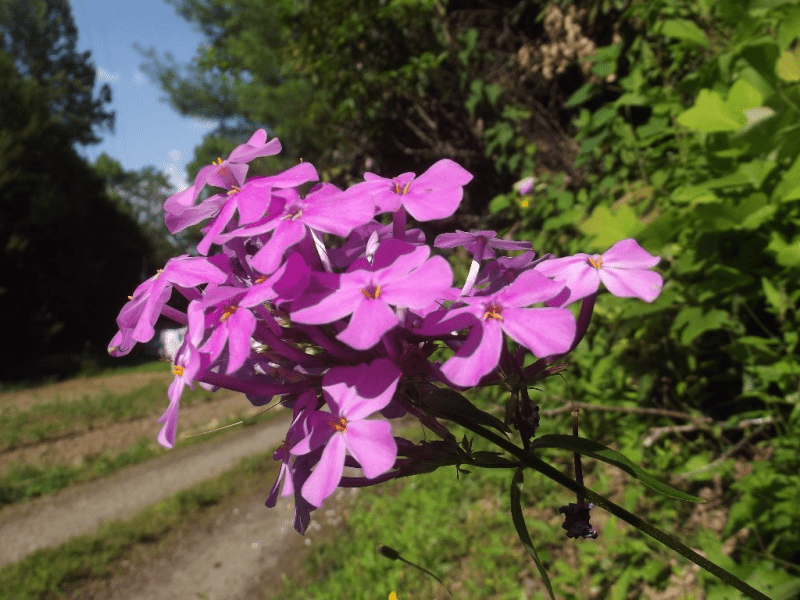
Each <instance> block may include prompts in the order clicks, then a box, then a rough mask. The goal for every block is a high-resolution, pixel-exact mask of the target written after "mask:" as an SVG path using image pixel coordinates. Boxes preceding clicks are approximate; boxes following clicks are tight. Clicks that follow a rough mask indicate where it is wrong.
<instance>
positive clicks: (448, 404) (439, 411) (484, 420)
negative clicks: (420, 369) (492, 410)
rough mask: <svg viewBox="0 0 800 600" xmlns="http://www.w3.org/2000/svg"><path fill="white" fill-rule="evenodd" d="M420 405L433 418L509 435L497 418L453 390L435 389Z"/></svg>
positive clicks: (506, 428) (503, 424) (508, 431)
mask: <svg viewBox="0 0 800 600" xmlns="http://www.w3.org/2000/svg"><path fill="white" fill-rule="evenodd" d="M420 404H421V405H422V406H423V407H424V408H425V409H426V410H427V411H428V412H429V413H431V414H432V415H433V416H435V417H441V418H442V419H447V420H448V421H453V422H454V423H458V424H462V423H464V422H465V421H469V422H472V423H477V424H479V425H483V426H485V427H492V428H494V429H497V430H498V431H501V432H503V433H510V430H509V428H508V427H506V425H505V423H503V422H502V421H501V420H500V419H498V418H497V417H495V416H493V415H490V414H489V413H486V412H483V411H482V410H480V409H479V408H477V407H476V406H475V405H474V404H472V402H470V401H469V400H467V399H466V398H465V397H464V396H462V395H461V394H459V393H458V392H456V391H454V390H448V389H445V388H437V389H436V390H434V391H431V392H428V393H427V394H425V395H424V396H423V397H422V399H420Z"/></svg>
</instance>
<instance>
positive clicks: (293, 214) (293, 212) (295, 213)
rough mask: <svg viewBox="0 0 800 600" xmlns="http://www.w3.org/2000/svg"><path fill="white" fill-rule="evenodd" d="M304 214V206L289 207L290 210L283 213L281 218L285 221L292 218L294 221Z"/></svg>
mask: <svg viewBox="0 0 800 600" xmlns="http://www.w3.org/2000/svg"><path fill="white" fill-rule="evenodd" d="M302 216H303V209H302V208H292V209H289V212H287V213H286V214H285V215H283V216H282V217H281V219H283V220H284V221H285V220H286V219H291V220H292V221H294V220H296V219H299V218H300V217H302Z"/></svg>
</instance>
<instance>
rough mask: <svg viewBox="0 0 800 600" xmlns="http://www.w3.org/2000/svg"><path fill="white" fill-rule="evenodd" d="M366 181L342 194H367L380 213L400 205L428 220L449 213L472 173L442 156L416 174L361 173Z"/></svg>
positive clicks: (456, 203)
mask: <svg viewBox="0 0 800 600" xmlns="http://www.w3.org/2000/svg"><path fill="white" fill-rule="evenodd" d="M364 179H365V180H366V181H364V182H362V183H358V184H356V185H354V186H352V187H351V188H349V189H348V190H347V191H346V192H345V194H346V195H347V196H348V197H350V196H351V195H360V194H364V193H366V194H368V195H370V196H372V200H373V202H374V203H375V206H377V207H378V211H377V212H379V213H381V212H394V211H396V210H398V209H399V208H400V207H401V206H404V207H405V209H406V210H407V211H408V214H410V215H411V216H412V217H414V218H415V219H416V220H417V221H432V220H433V219H444V218H446V217H449V216H451V215H452V214H453V213H454V212H456V209H457V208H458V205H459V204H461V199H462V198H463V197H464V186H465V185H466V184H467V183H469V182H470V181H471V180H472V175H471V174H470V173H469V171H467V170H466V169H464V168H463V167H461V166H460V165H458V164H457V163H455V162H453V161H452V160H449V159H447V158H444V159H442V160H440V161H438V162H437V163H435V164H434V165H432V166H431V168H429V169H428V170H427V171H425V172H424V173H423V174H422V175H420V176H419V177H415V175H414V173H403V174H402V175H398V176H397V177H395V178H393V179H385V178H383V177H379V176H378V175H375V174H373V173H365V174H364Z"/></svg>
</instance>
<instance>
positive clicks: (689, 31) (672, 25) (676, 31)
mask: <svg viewBox="0 0 800 600" xmlns="http://www.w3.org/2000/svg"><path fill="white" fill-rule="evenodd" d="M660 29H661V33H662V34H663V35H665V36H667V37H671V38H676V39H679V40H686V41H687V42H691V43H693V44H697V45H698V46H708V38H706V34H705V33H704V32H703V30H702V29H700V28H699V27H698V26H697V25H696V24H695V23H694V22H693V21H687V20H686V19H667V20H666V21H664V22H663V23H662V25H661V28H660Z"/></svg>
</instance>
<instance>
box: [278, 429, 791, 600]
mask: <svg viewBox="0 0 800 600" xmlns="http://www.w3.org/2000/svg"><path fill="white" fill-rule="evenodd" d="M620 421H623V422H629V424H630V425H632V424H633V423H634V420H633V419H631V418H625V417H623V418H622V419H620ZM545 428H552V422H551V423H549V424H547V425H545ZM633 428H634V429H636V430H638V432H639V433H641V432H642V431H643V429H644V427H643V425H642V424H641V423H639V425H638V426H634V427H633ZM562 431H563V430H562ZM612 431H613V430H612ZM541 433H542V434H543V433H545V431H544V430H542V431H541ZM628 435H629V437H630V438H631V439H632V441H633V443H634V444H636V445H635V446H634V445H631V446H628V445H625V446H622V451H623V452H624V453H626V454H635V449H636V448H637V447H638V448H640V443H639V442H638V441H637V436H634V435H632V434H628ZM621 437H622V436H621ZM702 444H703V442H702V440H701V442H700V443H698V444H694V445H691V444H685V445H684V446H683V447H677V448H675V447H672V448H670V453H669V454H667V453H666V452H664V453H663V454H661V455H655V456H654V457H653V458H654V459H655V461H657V462H659V463H661V464H662V465H663V466H666V467H667V469H666V470H667V472H669V471H673V472H674V470H673V469H672V468H670V467H675V466H677V465H681V466H682V465H684V464H686V461H687V460H689V458H691V457H692V456H693V455H695V454H697V453H698V452H699V450H698V449H699V448H700V447H702ZM476 445H477V444H476ZM675 446H677V445H675ZM543 456H544V457H547V458H548V460H551V461H553V462H554V464H555V465H556V466H557V467H558V468H560V469H561V470H562V471H564V472H568V473H569V472H571V465H570V463H571V455H569V454H566V453H563V452H562V453H560V454H558V453H555V452H551V453H546V454H543ZM731 467H732V463H730V464H728V465H727V466H726V467H725V468H723V469H722V470H721V471H716V472H714V473H706V474H702V475H700V476H699V477H698V478H695V479H694V480H690V481H684V482H683V483H682V484H680V487H682V488H683V489H685V490H686V491H689V492H697V490H698V488H701V487H707V486H708V485H709V484H710V483H711V481H712V478H713V477H722V479H723V480H725V479H728V478H729V477H730V476H731V474H732V471H733V469H732V468H731ZM651 468H652V465H651ZM584 470H585V474H586V477H587V485H589V487H590V488H592V489H595V490H597V491H598V492H600V493H602V494H604V495H612V496H613V497H614V499H615V500H616V501H617V503H618V504H621V505H623V506H624V507H626V508H627V509H628V510H632V511H634V512H636V513H637V514H640V515H641V516H643V517H644V518H646V519H647V520H648V521H650V522H651V523H653V524H655V525H656V526H658V527H661V528H662V529H664V530H665V531H667V532H669V533H673V534H676V535H677V536H678V537H679V539H681V540H682V541H684V542H687V543H689V544H690V545H693V546H694V547H696V548H700V549H702V550H703V551H704V552H705V553H707V555H708V556H709V558H711V559H712V560H714V561H715V562H718V564H721V565H723V566H724V567H725V568H727V569H729V570H731V571H732V572H733V573H735V574H736V575H737V576H738V577H740V578H742V579H745V580H746V581H748V582H749V583H751V584H752V585H754V586H755V587H756V588H757V589H762V590H764V592H765V593H767V594H769V595H770V596H771V597H773V598H775V599H778V598H781V599H783V600H789V599H790V598H794V597H796V596H795V595H794V594H796V593H798V590H800V579H798V577H797V573H796V572H795V571H794V570H793V569H786V568H785V565H781V564H780V561H776V560H775V557H772V556H769V555H767V554H761V555H760V556H752V555H746V556H742V555H740V556H738V557H737V561H735V560H734V559H732V558H731V557H729V556H728V555H726V554H725V553H724V552H723V551H722V546H723V542H724V541H725V540H726V539H728V538H730V537H731V535H732V534H733V533H734V532H726V531H723V532H719V531H710V530H707V529H704V528H703V527H702V526H701V525H700V521H702V519H699V518H698V513H697V512H696V511H698V510H700V511H701V510H704V508H703V505H699V507H698V505H691V504H688V503H683V502H680V501H677V500H673V499H669V498H665V497H662V496H659V495H657V494H655V493H654V492H652V491H651V490H649V489H648V488H646V487H644V486H643V485H641V484H639V483H638V482H636V481H632V480H631V479H630V478H629V477H627V476H622V478H620V477H618V476H617V475H616V473H614V468H613V467H607V466H605V465H600V464H597V463H594V462H593V461H591V460H587V461H584ZM655 472H658V471H655ZM512 474H513V473H511V472H505V471H500V470H483V471H480V470H477V469H476V470H474V471H473V472H472V473H470V474H468V475H460V476H459V477H456V472H455V469H454V468H453V467H449V468H443V469H440V470H439V471H437V472H434V473H432V474H427V475H421V476H417V477H414V478H412V479H410V480H406V481H398V482H394V483H392V484H387V485H383V486H378V487H376V488H367V489H364V490H362V493H361V494H359V496H358V497H357V498H356V500H355V503H354V504H353V506H352V507H351V508H350V509H349V517H348V520H347V523H346V525H345V527H344V529H339V530H337V531H335V532H334V533H333V535H332V536H331V537H330V538H329V539H327V540H324V541H323V542H322V543H321V544H317V545H315V546H313V547H312V548H311V549H310V550H309V552H308V554H307V557H306V560H305V565H304V570H305V573H304V575H303V577H302V579H301V580H299V581H295V582H288V581H287V582H285V589H284V591H282V592H281V593H280V594H278V596H277V598H278V599H279V600H290V599H293V598H304V599H305V600H317V599H318V600H327V599H329V598H348V599H349V600H361V599H363V600H373V599H375V598H387V597H389V594H390V592H392V591H394V592H396V594H397V597H398V599H399V600H405V599H410V598H426V599H430V600H444V599H449V598H451V597H452V598H491V599H496V600H520V599H528V600H532V599H534V598H536V599H537V600H538V599H544V598H547V597H548V596H547V594H546V592H545V588H544V586H543V584H542V582H541V578H540V576H539V574H538V572H537V569H536V567H535V565H534V564H533V562H532V561H531V559H530V557H529V556H528V555H527V553H526V552H525V550H524V549H523V547H522V545H521V543H520V541H519V539H518V537H517V535H516V532H515V531H514V527H513V524H512V521H511V517H510V511H509V485H510V481H511V476H512ZM726 500H729V501H730V502H733V499H731V498H727V499H726ZM575 501H576V500H575V496H574V495H572V494H571V493H570V492H568V491H566V490H564V489H563V488H560V487H559V486H558V485H556V484H555V483H553V482H551V481H550V480H549V479H547V478H545V477H544V476H542V475H539V474H538V473H536V472H533V471H528V472H526V477H525V486H524V488H523V514H524V516H525V519H526V524H527V526H528V528H529V530H530V531H531V537H532V539H533V543H534V545H535V546H536V548H537V550H538V552H539V555H540V557H541V559H542V560H543V562H544V564H545V566H546V568H547V570H548V573H549V576H550V578H551V581H552V584H553V588H554V590H555V592H556V598H558V599H559V600H584V599H586V598H604V599H605V598H607V599H611V600H624V599H626V598H632V597H637V598H638V597H670V598H682V599H685V600H690V599H694V598H714V599H715V600H723V599H725V600H733V599H739V598H742V596H741V595H740V594H739V593H738V592H737V591H736V590H734V589H732V588H730V587H728V586H726V585H725V584H723V583H722V582H720V581H719V580H717V579H716V578H715V577H714V576H712V575H709V574H706V573H705V572H703V571H700V572H695V571H694V569H693V566H692V565H691V563H689V562H688V561H687V560H685V559H683V558H681V557H680V556H677V555H674V554H672V553H671V551H669V550H668V549H667V548H665V547H664V546H662V545H660V544H659V543H658V542H656V541H654V540H652V539H650V538H649V537H646V536H644V535H642V534H641V533H639V531H638V530H636V529H634V528H632V527H630V526H629V525H627V524H626V523H623V522H620V521H619V520H618V519H616V518H615V517H612V516H610V515H608V514H607V513H604V512H602V511H600V510H597V509H596V510H595V511H593V512H592V524H593V525H595V527H597V528H598V530H599V531H600V537H599V538H598V539H597V540H572V539H569V538H567V537H566V534H565V532H564V530H563V529H562V528H561V524H562V523H563V516H561V515H559V514H558V508H559V506H562V505H566V504H568V503H570V502H575ZM723 507H724V504H723V505H722V506H720V507H719V508H723ZM322 510H324V507H323V509H322ZM380 544H384V545H387V546H389V547H391V548H393V549H395V550H396V551H398V552H399V553H400V554H401V556H402V557H403V558H405V559H407V560H408V561H410V562H412V563H415V564H417V565H420V566H421V567H424V568H425V569H428V570H430V571H431V572H432V573H433V574H434V575H436V576H437V577H439V578H440V579H442V581H443V582H444V585H445V586H447V588H448V589H449V591H450V592H451V593H452V596H450V595H449V594H448V592H447V590H445V587H444V586H442V585H441V584H440V583H438V582H437V581H436V580H435V579H434V578H432V577H430V576H429V575H426V574H424V573H422V572H420V571H419V570H417V569H414V568H412V567H410V566H408V565H407V564H404V563H402V562H401V561H392V560H390V559H387V558H385V557H384V556H382V555H380V554H379V553H378V552H377V551H376V548H377V546H378V545H380ZM272 592H273V588H272V587H270V594H272ZM653 595H654V596H653ZM265 597H267V596H266V594H265ZM268 597H269V598H274V597H275V596H273V595H269V596H268Z"/></svg>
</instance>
